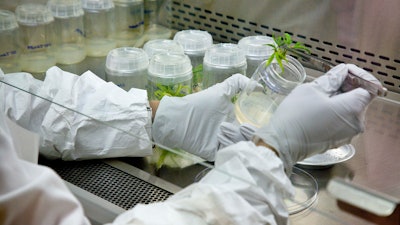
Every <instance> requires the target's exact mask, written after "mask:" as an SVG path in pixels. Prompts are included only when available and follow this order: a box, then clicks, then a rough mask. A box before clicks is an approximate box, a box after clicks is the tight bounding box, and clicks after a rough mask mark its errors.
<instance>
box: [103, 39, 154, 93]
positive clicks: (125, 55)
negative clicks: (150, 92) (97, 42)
mask: <svg viewBox="0 0 400 225" xmlns="http://www.w3.org/2000/svg"><path fill="white" fill-rule="evenodd" d="M148 65H149V58H148V57H147V54H146V52H145V51H144V50H143V49H140V48H134V47H121V48H116V49H113V50H111V51H110V52H109V53H108V55H107V59H106V80H107V81H111V82H113V83H114V84H116V85H117V86H119V87H121V88H122V89H124V90H126V91H129V90H130V89H131V88H139V89H146V86H147V68H148Z"/></svg>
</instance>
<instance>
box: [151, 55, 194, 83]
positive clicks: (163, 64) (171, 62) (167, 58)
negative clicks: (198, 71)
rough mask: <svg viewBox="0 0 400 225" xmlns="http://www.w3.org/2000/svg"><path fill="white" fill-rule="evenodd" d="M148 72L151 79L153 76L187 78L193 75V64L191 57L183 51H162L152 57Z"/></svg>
mask: <svg viewBox="0 0 400 225" xmlns="http://www.w3.org/2000/svg"><path fill="white" fill-rule="evenodd" d="M148 74H149V77H150V79H151V77H154V78H178V80H180V79H179V78H182V79H185V78H188V77H191V76H192V64H191V63H190V59H189V57H188V56H187V55H185V54H183V53H181V54H176V53H160V54H156V55H154V56H153V57H152V58H151V60H150V64H149V68H148Z"/></svg>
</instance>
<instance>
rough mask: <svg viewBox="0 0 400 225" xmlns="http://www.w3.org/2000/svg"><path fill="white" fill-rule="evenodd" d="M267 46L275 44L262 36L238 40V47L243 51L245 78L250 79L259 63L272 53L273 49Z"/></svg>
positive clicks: (269, 38) (270, 39)
mask: <svg viewBox="0 0 400 225" xmlns="http://www.w3.org/2000/svg"><path fill="white" fill-rule="evenodd" d="M267 44H275V41H274V39H273V38H272V37H268V36H264V35H255V36H247V37H244V38H242V39H240V40H239V42H238V46H239V48H240V49H242V50H243V51H244V54H245V55H246V60H247V70H246V76H248V77H251V76H252V75H253V74H254V72H255V71H256V69H257V67H258V66H259V65H260V63H262V62H263V61H264V60H267V59H268V58H269V56H270V55H272V53H274V49H273V48H272V47H271V46H268V45H267Z"/></svg>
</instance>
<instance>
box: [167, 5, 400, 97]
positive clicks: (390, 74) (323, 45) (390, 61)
mask: <svg viewBox="0 0 400 225" xmlns="http://www.w3.org/2000/svg"><path fill="white" fill-rule="evenodd" d="M232 4H233V3H232ZM166 10H167V11H169V12H170V18H169V20H168V21H167V22H168V24H170V25H171V26H172V27H173V28H174V29H177V30H184V29H200V30H206V31H208V32H209V33H210V34H211V35H212V36H213V38H214V40H215V41H216V42H231V43H237V42H238V41H239V40H240V39H241V38H242V37H245V36H250V35H268V36H272V34H275V35H281V34H283V33H285V32H286V33H289V34H291V35H292V37H293V39H294V40H295V41H300V42H302V43H304V44H305V45H306V46H307V47H309V48H310V49H311V51H312V52H313V55H315V56H317V57H320V58H323V59H325V60H327V61H329V62H332V63H335V64H338V63H343V62H346V63H354V64H357V65H358V66H360V67H363V68H364V69H365V70H367V71H369V72H371V73H372V74H374V75H375V76H376V77H377V78H378V79H379V80H380V81H381V82H382V83H383V84H384V86H385V87H386V88H388V89H389V90H391V91H394V92H398V93H400V73H399V70H400V58H393V57H388V56H385V55H380V54H376V53H374V52H368V51H363V50H361V49H355V48H351V47H348V46H344V45H340V44H337V43H332V42H329V41H325V40H320V39H318V38H315V37H312V36H308V35H305V34H301V33H293V32H291V31H288V30H282V29H280V28H279V27H271V26H269V25H267V24H260V23H257V22H256V21H248V20H246V19H243V18H236V17H235V16H233V15H225V14H222V13H219V12H215V11H211V10H209V9H207V8H200V7H196V6H192V5H191V4H187V3H185V1H182V0H181V1H179V0H173V1H172V2H171V4H169V5H167V6H166ZM399 57H400V56H399Z"/></svg>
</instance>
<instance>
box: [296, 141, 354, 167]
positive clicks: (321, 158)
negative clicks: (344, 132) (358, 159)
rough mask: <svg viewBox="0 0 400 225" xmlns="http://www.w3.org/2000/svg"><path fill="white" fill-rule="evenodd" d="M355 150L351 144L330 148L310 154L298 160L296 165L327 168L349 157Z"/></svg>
mask: <svg viewBox="0 0 400 225" xmlns="http://www.w3.org/2000/svg"><path fill="white" fill-rule="evenodd" d="M355 152H356V151H355V149H354V147H353V145H351V144H348V145H343V146H340V147H339V148H334V149H330V150H328V151H326V152H324V153H322V154H317V155H314V156H311V157H309V158H307V159H305V160H303V161H301V162H298V163H297V166H299V167H302V168H310V169H318V168H327V167H331V166H333V165H335V164H337V163H341V162H344V161H347V160H349V159H351V158H352V157H353V156H354V154H355Z"/></svg>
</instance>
